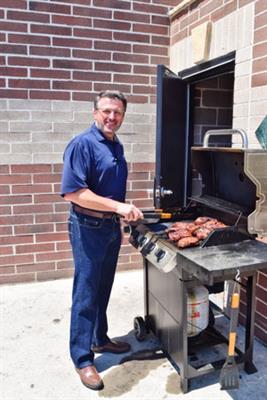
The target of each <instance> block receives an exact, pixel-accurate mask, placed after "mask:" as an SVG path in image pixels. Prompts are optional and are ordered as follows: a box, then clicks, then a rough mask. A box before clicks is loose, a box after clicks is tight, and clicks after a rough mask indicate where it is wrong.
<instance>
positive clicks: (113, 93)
mask: <svg viewBox="0 0 267 400" xmlns="http://www.w3.org/2000/svg"><path fill="white" fill-rule="evenodd" d="M103 97H108V98H109V99H117V100H120V101H121V102H122V104H123V108H124V112H125V111H126V108H127V99H126V97H125V96H124V94H122V93H121V92H119V91H118V90H105V91H103V92H100V93H99V94H98V95H97V96H96V98H95V100H94V109H95V110H97V109H98V102H99V100H100V99H102V98H103Z"/></svg>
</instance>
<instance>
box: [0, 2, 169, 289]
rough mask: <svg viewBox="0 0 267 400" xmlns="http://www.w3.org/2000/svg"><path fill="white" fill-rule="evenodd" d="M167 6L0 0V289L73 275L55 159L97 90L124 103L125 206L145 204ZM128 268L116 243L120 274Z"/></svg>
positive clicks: (130, 253) (165, 49)
mask: <svg viewBox="0 0 267 400" xmlns="http://www.w3.org/2000/svg"><path fill="white" fill-rule="evenodd" d="M175 4H176V2H175V1H171V0H169V1H168V0H167V1H166V0H165V1H158V0H149V1H148V0H143V1H132V0H112V1H107V0H71V1H70V0H51V1H47V0H36V1H31V0H9V1H3V0H0V30H1V33H0V52H1V53H0V54H1V55H0V75H1V77H0V118H1V123H0V143H1V146H0V171H1V174H0V221H1V223H0V282H2V283H8V282H22V281H32V280H42V279H51V278H57V277H63V276H69V275H71V274H72V262H71V255H70V249H69V245H68V238H67V232H66V219H67V208H68V205H67V204H66V203H64V201H63V200H62V199H61V198H60V197H59V195H58V192H59V182H60V170H61V163H62V154H63V151H64V148H65V146H66V144H67V142H68V141H69V140H70V139H71V138H72V137H73V136H74V135H76V134H78V133H79V132H81V131H83V130H84V129H85V128H86V127H87V126H88V125H90V123H91V122H92V114H91V110H92V100H93V98H94V97H95V94H96V93H97V92H99V91H100V90H104V89H120V90H122V91H123V92H124V93H125V94H126V96H127V98H128V101H129V106H128V110H127V115H126V118H125V122H124V123H123V126H122V128H121V129H120V133H119V136H120V139H121V141H122V142H123V144H124V148H125V154H126V158H127V160H128V162H129V165H130V176H129V182H128V192H127V199H128V201H130V202H131V201H134V202H135V204H137V205H139V206H140V207H150V206H152V201H151V194H150V192H149V189H151V188H152V173H153V172H152V171H153V168H154V150H155V149H154V142H155V139H154V136H155V72H156V65H157V64H158V63H161V62H163V63H166V64H168V61H169V18H168V16H167V11H168V10H169V9H170V7H171V6H174V5H175ZM144 160H145V163H144ZM137 266H138V267H139V266H141V263H140V259H139V261H138V256H137V254H134V249H133V248H132V247H131V246H130V245H128V244H127V240H126V239H125V242H124V245H123V247H122V250H121V254H120V268H121V269H123V268H134V267H137Z"/></svg>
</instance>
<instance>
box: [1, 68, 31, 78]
mask: <svg viewBox="0 0 267 400" xmlns="http://www.w3.org/2000/svg"><path fill="white" fill-rule="evenodd" d="M0 74H1V75H2V76H27V75H28V70H27V69H26V68H18V67H14V68H12V67H3V68H0Z"/></svg>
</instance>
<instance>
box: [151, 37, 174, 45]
mask: <svg viewBox="0 0 267 400" xmlns="http://www.w3.org/2000/svg"><path fill="white" fill-rule="evenodd" d="M152 44H159V45H161V46H169V45H170V38H169V37H165V36H152Z"/></svg>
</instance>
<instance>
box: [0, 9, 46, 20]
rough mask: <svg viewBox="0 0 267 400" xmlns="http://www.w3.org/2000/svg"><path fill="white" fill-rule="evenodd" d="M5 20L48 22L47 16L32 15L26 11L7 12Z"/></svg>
mask: <svg viewBox="0 0 267 400" xmlns="http://www.w3.org/2000/svg"><path fill="white" fill-rule="evenodd" d="M7 18H8V19H14V20H16V21H20V20H21V21H38V22H46V23H48V22H49V15H48V14H39V13H32V12H28V11H7Z"/></svg>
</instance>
